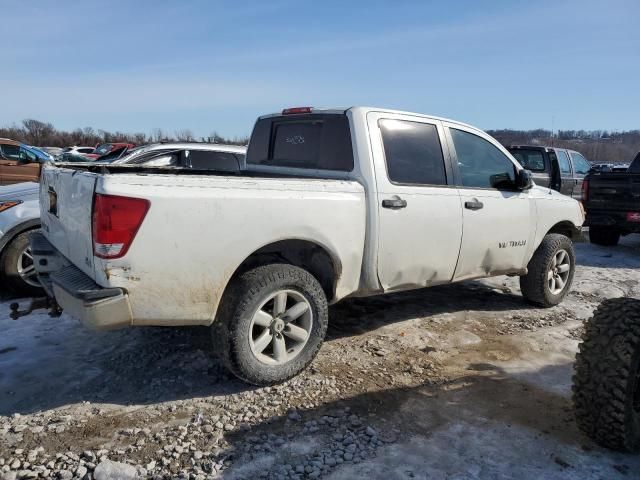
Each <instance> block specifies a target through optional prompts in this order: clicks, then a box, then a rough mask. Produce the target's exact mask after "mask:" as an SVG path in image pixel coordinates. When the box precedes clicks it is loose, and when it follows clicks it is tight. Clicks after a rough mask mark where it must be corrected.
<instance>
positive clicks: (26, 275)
mask: <svg viewBox="0 0 640 480" xmlns="http://www.w3.org/2000/svg"><path fill="white" fill-rule="evenodd" d="M38 191H39V185H38V184H37V183H17V184H15V185H10V186H6V187H2V188H1V189H0V288H3V289H6V288H9V289H11V290H13V291H15V292H16V293H21V294H36V293H39V292H40V283H39V282H38V278H37V275H36V271H35V268H34V265H33V257H32V256H31V249H30V246H29V239H28V235H29V233H30V232H32V231H34V230H36V229H38V228H40V204H39V202H38Z"/></svg>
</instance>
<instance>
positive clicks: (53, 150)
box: [40, 147, 64, 158]
mask: <svg viewBox="0 0 640 480" xmlns="http://www.w3.org/2000/svg"><path fill="white" fill-rule="evenodd" d="M40 150H44V151H45V152H47V153H48V154H49V155H51V156H52V157H53V158H56V157H59V156H60V155H62V154H63V153H64V148H61V147H40Z"/></svg>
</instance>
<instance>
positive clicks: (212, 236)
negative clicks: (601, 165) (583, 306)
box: [14, 107, 584, 385]
mask: <svg viewBox="0 0 640 480" xmlns="http://www.w3.org/2000/svg"><path fill="white" fill-rule="evenodd" d="M40 202H41V210H42V233H41V234H35V235H33V236H32V239H31V242H32V251H33V255H34V260H35V264H36V268H37V270H38V272H39V278H40V280H41V282H42V283H43V285H44V286H45V288H46V290H47V292H48V294H49V295H50V297H51V300H50V302H49V303H50V305H53V306H52V308H53V311H54V313H55V312H57V311H59V309H60V308H62V309H64V311H65V312H67V313H68V314H69V315H71V316H74V317H77V318H78V319H80V320H81V321H82V322H83V323H85V324H87V325H90V326H92V327H96V328H101V329H107V328H118V327H128V326H137V325H163V326H170V325H172V326H182V325H207V326H211V332H212V336H213V340H214V346H215V348H216V349H218V350H219V353H220V356H221V357H222V359H223V360H224V362H225V364H226V365H227V366H228V367H229V368H230V370H231V371H233V372H234V373H235V374H236V375H237V376H238V377H240V378H242V379H244V380H245V381H248V382H251V383H255V384H261V385H265V384H273V383H277V382H281V381H284V380H286V379H288V378H290V377H292V376H294V375H295V374H297V373H298V372H300V371H301V370H302V369H304V368H305V367H306V366H307V365H308V364H309V363H310V362H311V361H312V359H313V358H314V356H315V355H316V353H317V351H318V349H319V348H320V345H321V343H322V341H323V339H324V336H325V332H326V330H327V321H328V320H327V319H328V315H327V305H328V304H331V303H334V302H337V301H339V300H341V299H343V298H346V297H355V296H366V295H375V294H382V293H387V292H396V291H400V290H408V289H416V288H422V287H428V286H431V285H438V284H446V283H452V282H458V281H461V280H468V279H473V278H480V277H488V276H492V275H519V276H520V285H521V287H522V293H523V296H524V297H525V298H526V299H527V300H529V301H530V302H533V303H535V304H538V305H541V306H552V305H556V304H558V303H559V302H560V301H561V300H562V299H563V298H564V296H565V295H566V294H567V292H568V291H569V288H570V285H571V281H572V278H573V274H574V266H575V256H574V251H573V246H572V245H573V244H572V238H574V237H575V236H576V235H578V234H579V232H580V226H581V224H582V222H583V218H584V217H583V213H582V211H581V208H580V205H579V203H578V202H576V201H575V200H573V199H571V198H569V197H566V196H563V195H561V194H559V193H557V192H555V191H553V190H550V189H548V188H541V187H536V186H534V185H533V184H532V181H531V177H530V174H529V172H528V171H526V170H523V169H522V167H521V166H520V165H519V164H518V162H516V161H515V159H514V158H513V157H512V156H511V155H510V154H509V152H508V151H507V150H505V149H504V148H503V147H502V146H501V145H500V144H499V143H498V142H497V141H495V140H494V139H493V138H491V137H490V136H488V135H487V134H485V133H483V132H482V131H480V130H478V129H476V128H473V127H471V126H468V125H464V124H461V123H458V122H454V121H450V120H445V119H441V118H436V117H431V116H425V115H419V114H415V113H405V112H399V111H390V110H384V109H376V108H364V107H354V108H349V109H346V110H344V109H341V110H337V109H336V110H317V109H312V108H307V107H302V108H295V109H287V110H284V111H283V112H282V113H280V114H275V115H267V116H264V117H260V118H259V119H258V120H257V122H256V124H255V127H254V130H253V134H252V136H251V141H250V143H249V149H248V152H247V157H246V165H244V166H243V167H241V168H240V169H238V170H236V171H226V172H225V171H220V172H211V171H206V172H197V171H190V170H185V169H177V170H176V169H164V170H163V169H155V170H152V169H144V168H141V167H135V166H126V165H123V166H109V165H100V166H98V165H93V166H92V165H86V164H84V165H79V164H67V165H58V166H54V165H50V166H47V167H46V168H45V169H44V171H43V174H42V179H41V184H40ZM14 308H15V309H16V310H15V311H14V313H15V314H16V315H17V316H19V315H20V314H21V313H22V312H18V311H17V308H18V307H14Z"/></svg>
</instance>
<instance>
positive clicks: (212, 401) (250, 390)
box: [0, 236, 640, 480]
mask: <svg viewBox="0 0 640 480" xmlns="http://www.w3.org/2000/svg"><path fill="white" fill-rule="evenodd" d="M576 250H577V256H578V264H579V265H578V268H577V271H576V277H575V280H574V283H573V287H572V290H571V292H570V294H569V296H568V297H567V299H566V300H565V302H563V303H562V304H561V305H560V306H558V307H555V308H552V309H534V308H530V306H528V305H527V304H525V303H524V302H523V300H522V297H521V296H520V291H519V288H518V281H517V278H505V277H497V278H494V279H490V280H483V281H479V282H466V283H463V284H458V285H451V286H445V287H434V288H431V289H426V290H420V291H414V292H408V293H401V294H394V295H389V296H382V297H375V298H368V299H357V300H349V301H345V302H343V303H340V304H338V305H335V306H333V307H332V308H331V311H330V328H329V334H328V339H327V342H326V343H325V345H324V346H323V348H322V350H321V352H320V354H319V355H318V358H317V359H316V360H315V361H314V362H313V364H312V367H311V368H310V369H308V370H307V371H306V372H305V373H304V374H302V375H300V376H299V377H297V378H295V379H293V380H291V381H290V382H287V383H286V384H284V385H281V386H278V387H272V388H260V389H259V388H254V387H249V386H247V385H245V384H243V383H241V382H239V381H237V380H235V379H234V378H232V377H230V376H229V375H228V374H227V373H226V372H225V371H224V369H223V368H222V367H221V366H220V364H219V363H218V361H217V360H216V359H215V358H214V356H212V355H211V352H210V348H209V339H208V330H207V329H204V328H184V329H164V328H138V329H129V330H121V331H116V332H106V333H95V332H92V331H88V330H85V329H84V328H83V327H81V326H80V325H79V324H78V323H76V322H75V321H73V320H71V319H70V318H68V317H66V316H64V315H63V316H62V317H61V318H59V319H52V318H49V317H48V316H46V315H44V314H38V315H34V316H32V317H28V318H26V319H23V320H20V321H12V320H10V319H9V317H8V312H9V307H8V306H9V303H10V302H9V299H5V300H3V301H2V302H1V303H0V332H1V333H0V478H12V477H11V476H10V475H13V473H11V472H14V473H16V474H17V478H20V477H21V476H24V478H38V477H40V478H86V479H90V478H94V477H93V473H92V472H93V471H94V469H95V467H96V465H98V464H100V463H101V462H104V461H106V460H107V459H109V460H113V461H117V462H121V463H125V464H131V465H132V466H134V467H135V468H136V474H137V475H139V476H140V477H142V478H193V479H206V478H319V477H321V478H331V479H350V478H365V477H366V478H371V479H373V478H384V479H386V480H392V479H405V478H424V479H427V478H428V479H449V478H451V479H454V478H455V479H467V478H469V479H496V478H505V479H507V478H520V479H529V478H531V479H533V478H536V479H537V478H545V479H556V478H557V479H566V478H570V479H573V478H575V479H591V478H593V479H616V478H625V479H628V478H640V456H633V455H623V454H618V453H612V452H608V451H606V450H603V449H601V448H599V447H597V446H595V445H594V444H593V443H592V442H590V441H589V440H588V439H586V438H585V437H583V436H582V435H581V434H580V433H579V432H578V430H577V428H576V425H575V421H574V419H573V413H572V406H571V400H570V390H571V374H572V366H573V358H574V355H575V352H576V350H577V345H578V339H579V336H580V333H581V329H582V323H583V321H584V320H585V319H586V318H588V317H589V316H590V314H591V312H592V311H593V309H594V308H595V307H596V306H597V305H598V303H599V302H600V301H601V300H602V299H604V298H610V297H619V296H636V297H640V236H630V237H627V238H624V239H623V240H622V242H621V244H620V245H619V246H618V247H615V248H602V247H596V246H593V245H590V244H578V245H576ZM3 475H5V477H3ZM96 477H98V475H97V474H96ZM102 478H118V477H102ZM127 478H128V477H127Z"/></svg>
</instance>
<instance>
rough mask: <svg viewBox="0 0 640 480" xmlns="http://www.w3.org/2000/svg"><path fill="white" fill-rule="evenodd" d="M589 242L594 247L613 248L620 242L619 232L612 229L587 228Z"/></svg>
mask: <svg viewBox="0 0 640 480" xmlns="http://www.w3.org/2000/svg"><path fill="white" fill-rule="evenodd" d="M589 241H590V242H591V243H595V244H596V245H602V246H605V247H613V246H614V245H617V244H618V242H619V241H620V232H619V231H618V230H616V229H615V228H612V227H599V226H595V227H589Z"/></svg>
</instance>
